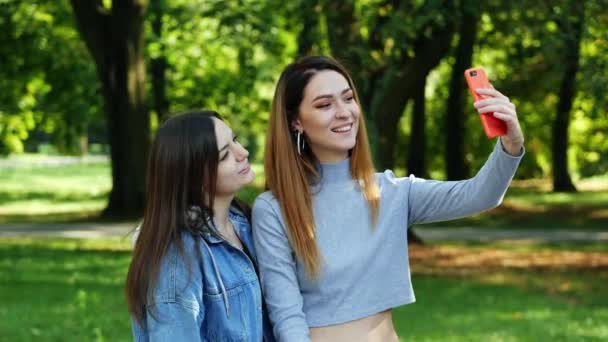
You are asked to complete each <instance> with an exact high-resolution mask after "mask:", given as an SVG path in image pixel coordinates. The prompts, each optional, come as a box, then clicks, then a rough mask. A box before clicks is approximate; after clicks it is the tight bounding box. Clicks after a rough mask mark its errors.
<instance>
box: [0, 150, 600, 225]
mask: <svg viewBox="0 0 608 342" xmlns="http://www.w3.org/2000/svg"><path fill="white" fill-rule="evenodd" d="M24 158H25V159H22V160H19V161H18V162H19V163H20V165H21V166H19V167H13V168H6V167H5V168H2V169H0V174H1V175H2V177H0V223H2V222H44V221H47V222H57V221H69V220H80V219H91V218H92V217H95V216H96V215H98V214H99V213H100V212H101V211H102V210H103V209H104V208H105V206H106V205H107V197H108V194H109V192H110V188H111V177H110V175H111V170H110V164H109V162H107V161H106V162H89V163H81V164H69V165H62V166H56V165H55V166H44V167H43V166H36V165H37V164H35V162H36V163H38V162H43V161H44V158H43V157H40V156H36V155H30V156H27V157H24ZM28 163H32V165H33V166H31V167H30V166H28V165H29V164H28ZM24 165H25V166H24ZM252 169H253V170H254V172H255V174H256V177H255V180H254V181H253V183H252V184H251V185H249V186H247V187H245V188H244V189H243V190H241V191H240V192H239V194H238V197H239V198H241V199H242V200H244V201H245V202H247V203H250V204H251V203H253V201H254V199H255V198H256V197H257V196H258V195H259V194H260V193H261V192H262V191H264V167H263V165H262V164H261V163H254V164H252ZM579 184H580V189H581V190H583V191H580V192H578V193H551V192H549V191H547V189H549V188H550V182H549V181H548V180H518V181H515V182H514V184H513V186H512V187H511V188H510V189H509V191H508V192H507V195H506V196H505V200H504V203H503V205H502V206H501V207H499V208H497V209H494V210H491V211H489V212H486V213H483V214H480V215H477V216H473V217H468V218H465V219H461V220H456V221H449V222H441V223H434V225H438V226H472V227H490V228H491V227H496V228H515V229H529V228H542V229H552V228H560V227H561V228H572V229H608V175H606V176H598V177H594V178H592V179H585V180H581V181H580V182H578V183H577V186H578V185H579ZM598 190H601V191H598Z"/></svg>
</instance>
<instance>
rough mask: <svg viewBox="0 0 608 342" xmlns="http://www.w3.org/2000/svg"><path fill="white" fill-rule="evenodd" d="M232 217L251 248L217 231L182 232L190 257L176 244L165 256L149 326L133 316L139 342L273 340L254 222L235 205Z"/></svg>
mask: <svg viewBox="0 0 608 342" xmlns="http://www.w3.org/2000/svg"><path fill="white" fill-rule="evenodd" d="M229 218H230V221H231V222H232V225H233V226H234V229H235V232H236V234H237V235H238V236H239V238H240V240H241V242H242V244H243V246H244V248H245V250H246V251H247V252H248V253H245V252H243V251H241V250H239V249H237V248H236V247H234V246H233V245H231V244H230V243H228V242H226V241H224V240H222V239H219V238H216V237H214V236H212V235H205V236H203V238H200V237H199V238H196V237H193V236H192V235H191V234H189V233H183V234H182V239H183V244H184V251H185V255H186V258H183V257H182V256H181V255H180V254H179V253H178V251H177V248H176V247H175V246H171V247H170V249H169V250H168V252H167V254H166V255H165V256H164V257H163V260H162V262H161V267H160V272H159V277H158V282H157V286H156V288H155V289H154V291H153V293H151V294H149V296H148V297H149V299H148V305H147V310H146V314H145V317H144V327H142V326H140V325H139V324H138V323H137V322H136V321H134V320H133V321H132V327H133V337H134V339H135V341H171V342H178V341H180V342H181V341H213V342H215V341H256V342H259V341H274V338H273V337H272V329H271V327H270V323H269V320H268V318H267V317H268V316H267V314H266V310H265V307H264V302H263V300H262V293H261V289H260V284H259V280H258V276H257V271H256V258H255V250H254V246H253V240H252V236H251V225H250V224H249V222H248V221H247V219H246V218H245V217H244V216H243V215H242V213H240V212H239V211H237V210H236V209H231V210H230V213H229ZM250 256H251V257H250ZM188 271H190V272H188Z"/></svg>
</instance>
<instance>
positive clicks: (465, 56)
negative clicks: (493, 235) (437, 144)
mask: <svg viewBox="0 0 608 342" xmlns="http://www.w3.org/2000/svg"><path fill="white" fill-rule="evenodd" d="M460 7H461V8H460V11H461V20H460V30H459V37H460V38H459V41H458V47H457V49H456V61H455V62H454V66H453V67H452V77H451V79H450V95H449V96H448V102H447V106H446V118H445V129H444V131H445V133H446V140H445V165H446V175H447V178H448V179H449V180H460V179H465V178H468V177H469V166H468V165H467V163H466V159H465V150H464V138H465V135H466V129H465V127H466V116H467V115H468V114H471V115H473V114H475V111H474V109H473V108H471V109H470V110H469V109H467V110H464V107H463V102H464V98H463V96H464V95H465V94H466V93H465V91H466V87H467V86H466V82H465V78H464V71H465V69H467V67H469V66H470V65H471V60H472V58H473V47H474V46H475V40H476V36H477V22H478V20H479V12H480V9H479V4H478V3H477V2H476V1H472V0H469V1H463V2H462V3H461V5H460ZM466 103H468V102H466ZM467 108H468V106H467Z"/></svg>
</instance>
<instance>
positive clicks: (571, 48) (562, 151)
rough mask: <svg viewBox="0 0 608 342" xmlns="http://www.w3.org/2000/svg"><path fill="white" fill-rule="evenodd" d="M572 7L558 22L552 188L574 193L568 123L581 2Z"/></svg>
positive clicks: (575, 1)
mask: <svg viewBox="0 0 608 342" xmlns="http://www.w3.org/2000/svg"><path fill="white" fill-rule="evenodd" d="M571 7H572V8H571V9H570V10H569V11H566V12H565V13H564V16H565V18H564V19H563V21H562V22H561V27H562V30H563V33H564V37H565V38H564V40H565V41H564V53H563V57H564V59H563V65H564V74H563V78H562V81H561V84H560V89H559V102H558V103H557V115H556V117H555V121H554V122H553V132H552V133H553V135H552V137H553V141H552V149H551V152H552V156H553V191H556V192H557V191H564V192H574V191H576V187H575V186H574V184H573V183H572V179H571V178H570V174H569V172H568V126H569V125H570V111H571V110H572V102H573V101H574V97H575V95H576V74H577V73H578V68H579V55H580V43H581V36H582V34H583V25H584V14H585V8H584V2H583V1H578V0H573V1H572V2H571Z"/></svg>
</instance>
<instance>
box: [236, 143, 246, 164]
mask: <svg viewBox="0 0 608 342" xmlns="http://www.w3.org/2000/svg"><path fill="white" fill-rule="evenodd" d="M234 155H235V156H236V159H237V160H238V161H242V160H244V159H247V157H249V151H247V149H246V148H245V147H243V145H241V144H240V143H236V144H235V147H234Z"/></svg>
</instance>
